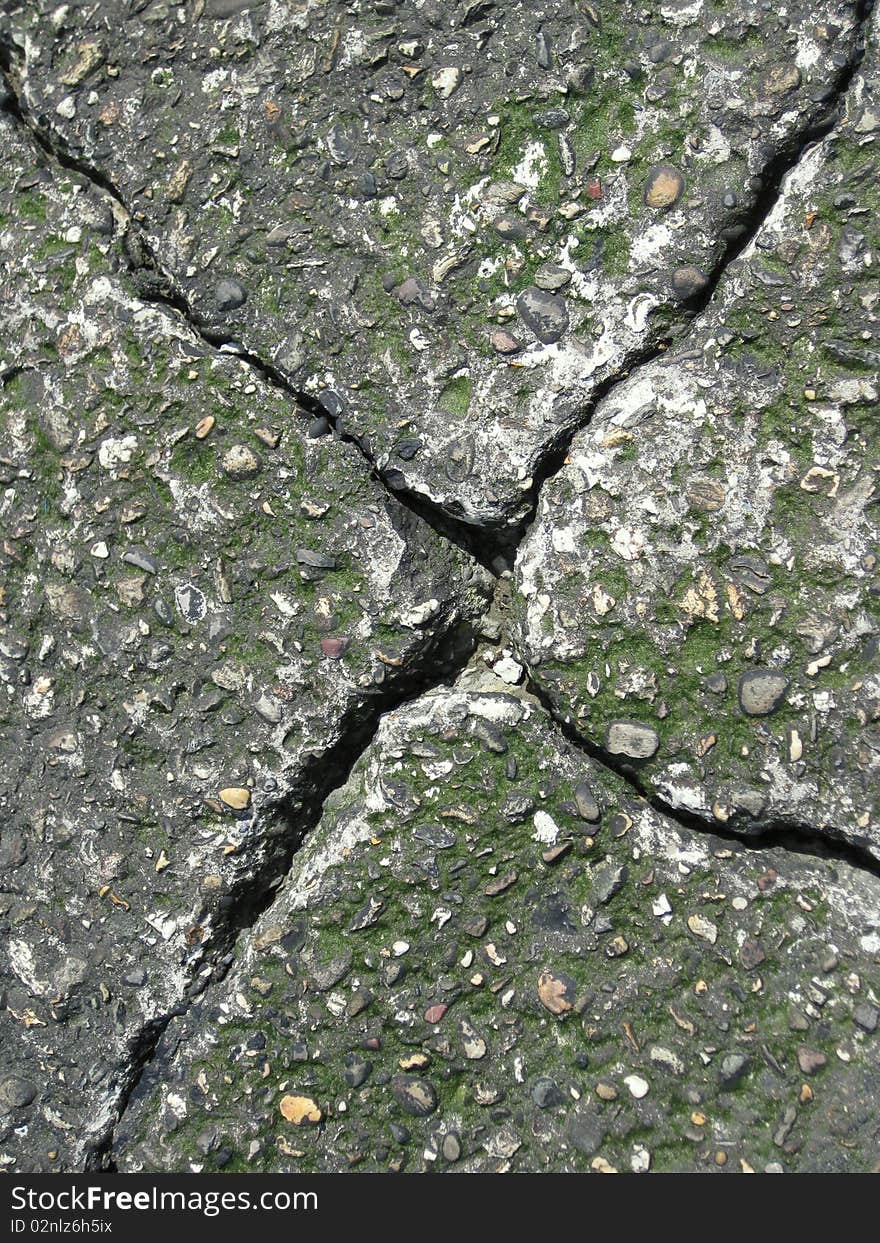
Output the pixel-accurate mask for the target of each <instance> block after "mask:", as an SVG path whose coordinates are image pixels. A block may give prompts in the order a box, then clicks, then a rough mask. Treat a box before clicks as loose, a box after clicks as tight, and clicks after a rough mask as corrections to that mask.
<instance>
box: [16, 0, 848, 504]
mask: <svg viewBox="0 0 880 1243" xmlns="http://www.w3.org/2000/svg"><path fill="white" fill-rule="evenodd" d="M856 8H857V6H856V5H855V4H854V3H843V2H840V0H821V2H820V3H812V4H806V3H802V2H801V0H789V2H788V3H786V4H785V5H783V6H781V7H778V8H777V9H776V10H775V11H774V12H772V13H770V12H768V11H767V10H766V9H765V8H763V7H761V6H759V5H753V4H750V3H740V4H736V5H733V6H731V5H729V4H726V3H710V2H709V0H698V2H697V3H692V2H691V0H688V2H687V3H680V2H678V0H673V2H672V3H669V4H664V5H661V6H659V8H657V9H653V10H652V9H646V8H645V7H644V6H642V5H639V4H634V3H630V2H629V0H627V2H624V3H617V4H613V5H612V4H599V5H593V4H583V3H580V2H579V0H578V2H574V0H564V2H563V3H559V2H558V0H557V2H554V3H552V4H550V3H538V4H536V3H534V2H531V0H529V2H525V0H505V2H504V3H489V4H484V3H474V2H473V0H463V2H458V3H454V4H439V3H433V2H426V3H420V4H407V5H403V4H397V3H377V4H366V3H365V4H358V5H354V6H352V5H350V4H347V3H340V2H334V0H328V2H326V3H325V2H319V0H307V2H306V0H304V2H302V3H294V2H289V3H285V2H282V0H270V2H268V3H253V4H250V5H246V4H237V3H210V2H206V3H195V4H187V5H183V4H181V5H172V4H165V3H152V4H148V5H141V4H125V3H119V4H117V5H109V6H107V5H105V6H102V8H101V9H100V10H96V9H95V8H94V7H92V6H89V5H85V6H69V7H68V6H65V7H63V8H60V9H59V8H58V7H57V6H56V4H55V3H54V0H41V2H40V3H28V4H26V5H21V7H20V9H19V11H18V12H17V13H16V12H15V11H13V13H12V15H11V16H10V18H9V27H10V30H11V32H12V35H13V37H14V38H15V40H16V41H17V42H18V43H19V44H20V46H21V47H22V48H23V51H24V53H25V54H24V58H23V63H22V65H21V69H20V72H21V77H22V90H23V93H24V98H25V102H26V106H27V109H28V111H29V112H30V113H31V114H32V115H33V117H34V118H35V119H36V120H37V121H38V122H39V123H40V125H41V126H44V127H45V129H46V131H47V133H50V134H51V135H52V136H53V140H56V141H58V142H59V143H60V144H62V145H63V147H64V148H65V149H66V150H69V151H71V152H72V153H74V154H75V155H76V156H77V157H82V158H83V159H85V160H86V161H88V162H89V163H90V164H91V165H93V166H95V167H96V168H98V169H99V170H100V171H101V173H102V175H103V176H105V177H107V178H109V180H110V181H111V182H112V183H113V184H114V185H115V186H116V188H117V190H118V192H119V194H120V195H121V197H122V198H123V200H124V201H125V202H126V204H127V205H128V207H129V209H130V210H131V211H132V213H133V214H134V216H135V219H136V220H138V221H139V222H141V223H142V224H143V228H144V232H145V236H146V238H147V240H148V242H149V245H150V247H151V249H152V251H153V253H154V254H155V255H156V257H157V259H158V261H159V263H160V265H161V266H162V267H163V268H164V269H165V270H166V271H167V272H168V273H169V274H170V275H171V277H172V278H173V281H174V283H175V285H176V286H177V287H178V288H179V289H180V290H181V291H182V292H183V293H184V295H185V296H186V298H187V300H188V302H189V304H190V306H191V307H192V310H193V313H194V315H195V316H196V317H197V319H198V320H199V322H200V323H202V324H203V325H205V326H207V327H209V328H210V329H211V330H212V331H214V332H217V333H222V334H224V335H226V336H228V337H231V338H233V339H237V340H242V341H244V343H245V344H246V345H247V347H248V348H249V349H251V350H252V351H254V352H255V353H258V354H260V355H261V356H262V357H263V358H265V359H266V360H268V361H271V362H272V363H273V364H274V365H275V366H276V367H277V368H278V369H279V370H280V371H281V372H282V373H283V374H284V375H285V376H287V377H288V378H289V379H290V381H291V382H292V383H294V384H296V385H297V386H299V387H301V388H303V389H305V390H307V391H308V392H310V393H313V394H315V395H318V396H320V395H321V393H322V392H323V393H324V395H325V397H326V399H327V400H328V401H329V402H330V405H331V407H332V411H333V412H334V413H337V412H341V415H342V418H343V419H344V422H345V426H346V427H347V428H348V429H349V430H350V431H352V432H354V433H356V434H357V435H358V436H359V437H362V438H364V439H365V441H366V442H367V443H368V444H369V446H370V449H371V451H372V453H373V454H374V455H375V456H376V458H377V459H378V461H379V463H380V464H381V465H382V467H383V468H384V469H385V471H386V472H387V474H388V476H389V478H391V479H393V480H394V481H395V483H396V484H398V485H400V486H406V487H408V488H411V489H416V490H418V491H419V492H422V493H425V494H427V495H428V496H430V497H431V498H432V499H434V500H435V501H437V502H438V503H439V504H441V505H443V506H445V507H447V508H448V509H449V510H451V511H452V512H454V513H457V514H462V515H464V516H466V517H467V518H469V519H478V520H481V521H490V522H493V523H496V524H497V523H505V522H509V521H512V520H515V519H517V518H519V517H521V515H522V512H523V511H524V509H525V508H527V506H528V503H529V495H528V493H529V488H530V485H531V481H532V476H533V474H534V471H535V469H536V467H537V465H538V463H539V462H540V460H541V457H542V452H543V451H544V450H545V449H546V448H547V447H548V445H550V444H552V443H554V442H555V441H556V440H557V439H558V438H559V437H560V435H561V434H563V433H564V432H565V430H566V429H567V428H570V427H572V426H573V425H574V423H575V421H576V420H577V419H578V417H580V416H581V415H582V413H583V411H584V409H585V408H586V406H587V404H588V402H589V400H590V396H591V393H592V392H593V390H594V388H595V385H596V384H597V382H600V381H601V380H603V379H605V378H607V377H609V376H611V375H613V374H614V373H615V372H617V371H619V370H620V369H621V367H623V366H624V365H626V364H627V362H628V361H629V360H631V359H633V358H634V357H636V356H637V355H638V353H639V352H641V351H643V350H645V349H646V348H647V347H649V346H650V345H651V344H652V343H656V342H657V341H658V340H660V339H662V338H664V337H665V336H666V335H668V334H669V333H670V332H671V331H673V330H674V327H675V325H676V324H680V323H681V322H682V318H683V307H684V306H685V305H686V304H687V302H688V300H689V299H691V298H693V297H694V296H697V295H699V294H700V293H701V292H702V291H703V290H704V288H705V287H706V284H707V282H708V280H709V279H710V278H711V276H712V274H713V273H714V272H715V271H716V270H717V268H718V265H719V263H720V261H721V259H722V257H723V255H724V253H725V249H726V247H727V245H728V244H729V243H731V242H733V241H735V240H736V239H737V238H738V237H739V236H740V235H741V234H742V232H743V229H744V227H745V225H746V222H747V221H748V219H749V217H750V214H751V213H752V211H753V209H754V207H755V204H756V199H757V197H758V196H759V194H760V192H761V190H762V188H763V186H764V183H765V181H766V179H767V178H768V176H770V175H771V174H772V169H773V166H774V165H775V163H776V162H777V161H778V160H779V159H781V158H790V157H791V156H792V155H793V154H794V153H796V151H797V149H798V147H799V146H800V145H801V143H802V142H803V141H804V138H805V136H806V135H807V134H808V133H809V131H810V129H811V127H812V126H813V125H815V124H816V123H817V122H819V121H820V120H823V119H825V118H826V117H827V116H828V115H829V105H830V101H831V100H832V99H833V96H834V91H835V85H836V83H837V81H838V79H839V78H840V77H841V75H842V73H843V72H844V71H845V69H846V67H847V66H848V65H849V64H850V62H851V60H852V57H853V54H854V48H855V40H854V30H855V19H856ZM536 308H542V309H541V311H540V313H539V314H536Z"/></svg>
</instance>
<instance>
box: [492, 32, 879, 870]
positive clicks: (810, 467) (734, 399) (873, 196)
mask: <svg viewBox="0 0 880 1243" xmlns="http://www.w3.org/2000/svg"><path fill="white" fill-rule="evenodd" d="M878 85H880V75H878V65H877V59H876V48H875V46H873V45H872V48H871V50H870V52H869V59H868V61H867V62H866V65H865V71H864V74H863V75H862V76H860V77H859V78H858V79H857V80H856V82H855V83H854V84H853V88H852V90H851V91H850V93H849V96H848V98H847V110H846V116H845V118H844V119H843V120H842V121H841V123H840V124H839V125H838V127H837V128H836V129H835V131H834V132H833V134H832V135H831V136H830V137H829V138H827V139H826V140H825V141H824V142H823V143H821V144H820V145H818V146H816V147H814V148H813V149H812V150H811V151H810V152H808V153H807V154H806V155H805V156H804V157H803V158H802V160H801V162H800V163H799V165H798V167H797V169H796V170H795V171H794V172H793V173H792V174H791V176H790V177H789V179H788V180H787V182H786V183H785V186H784V190H783V193H782V195H781V197H780V199H779V201H778V203H777V204H776V206H775V207H774V209H773V211H772V213H771V214H770V216H769V217H768V219H767V220H766V222H765V223H764V225H763V226H762V228H761V229H760V231H759V232H758V234H757V236H756V238H755V240H754V244H753V245H752V246H750V247H749V249H748V251H747V252H746V253H745V254H743V256H742V257H741V258H740V259H739V260H737V261H736V262H735V263H734V264H732V265H731V267H730V268H729V269H728V271H727V272H726V273H725V276H724V279H723V282H722V284H721V286H720V288H719V290H718V294H717V296H716V298H715V300H714V301H713V303H712V304H711V306H710V307H709V308H708V309H707V311H706V313H705V315H704V316H703V317H702V318H701V320H700V323H699V326H698V327H697V328H696V329H695V330H694V331H693V332H692V334H691V335H690V336H689V338H688V340H687V343H686V348H684V349H683V350H681V351H680V352H677V353H675V354H670V355H667V356H664V357H663V358H662V359H658V360H657V361H655V362H653V363H651V364H649V365H648V366H646V367H644V368H641V369H640V370H639V371H638V372H637V373H636V374H635V375H634V376H633V377H632V378H631V379H629V380H628V381H626V382H625V383H623V384H621V385H619V386H618V387H617V388H616V389H615V390H614V392H613V393H611V394H610V395H609V396H608V398H607V399H606V400H605V401H604V402H603V403H602V404H601V405H600V406H599V408H598V410H597V411H596V414H595V417H594V418H593V420H592V422H591V424H590V426H589V427H588V428H587V429H585V430H584V431H583V432H581V433H579V435H578V436H577V437H576V438H575V440H574V443H573V444H572V446H571V450H570V452H569V455H568V459H567V462H566V464H565V466H564V468H563V469H562V470H561V471H560V472H559V474H558V475H557V476H556V477H555V478H554V479H552V480H551V481H550V482H549V483H548V485H547V487H546V488H545V489H544V491H543V493H542V497H541V503H540V511H539V515H538V520H537V522H536V523H535V525H534V527H533V528H532V530H531V532H530V534H529V536H528V538H527V540H526V541H525V543H524V545H523V546H522V547H521V549H520V553H519V560H518V565H517V581H518V587H519V593H520V607H519V614H520V619H521V635H522V643H523V652H524V655H525V657H526V659H527V660H528V661H529V663H530V664H531V666H532V669H533V673H534V676H535V678H536V679H537V681H538V683H539V684H540V686H541V687H542V688H543V691H544V692H545V693H546V695H547V696H548V698H549V700H550V701H551V702H552V703H553V705H554V708H555V709H556V710H557V711H558V712H560V713H561V714H564V715H565V717H566V718H567V719H569V720H571V721H572V722H574V723H575V725H576V727H577V729H578V730H580V731H581V732H582V733H583V735H584V736H585V737H587V738H589V739H590V740H591V741H592V742H594V743H596V744H597V745H599V746H604V745H607V746H608V747H609V750H611V751H613V752H614V753H615V754H616V755H617V756H618V758H619V759H621V760H626V759H627V758H630V759H632V760H635V761H636V762H637V767H638V779H639V781H640V782H641V783H642V785H643V786H644V787H645V788H646V789H648V790H650V791H653V792H655V793H657V794H659V795H660V796H661V797H662V798H663V799H664V800H665V801H666V802H668V803H669V804H670V805H672V806H673V807H677V808H682V809H684V810H687V811H690V812H694V813H697V814H699V815H700V816H704V817H706V818H709V819H714V820H715V821H717V822H722V823H723V822H726V821H728V820H731V821H732V822H735V823H736V825H737V827H742V828H743V829H746V830H748V829H749V828H750V827H755V826H757V825H760V824H761V823H762V822H768V821H769V822H774V821H788V822H791V823H801V824H805V825H810V826H814V827H815V828H818V829H821V830H822V831H824V832H828V833H829V834H834V835H836V836H839V837H843V838H845V839H846V840H848V841H850V842H853V843H857V844H859V845H861V846H865V847H867V848H868V849H870V850H871V851H872V852H873V853H874V854H875V856H876V857H880V804H878V778H880V724H878V722H880V655H878V653H880V647H878V638H880V575H878V553H880V525H878V520H877V519H878V513H877V463H878V460H880V435H878V424H877V401H878V387H877V370H878V363H880V352H878V318H877V310H878V302H880V291H878V283H877V272H876V265H877V259H878V254H880V252H878V238H877V230H876V220H877V211H878V195H877V156H876V141H875V131H876V128H877V124H878V119H877V118H878V101H877V90H878ZM621 719H624V720H627V721H630V722H632V721H633V720H635V721H636V722H637V723H638V725H637V731H638V732H639V733H640V737H639V738H634V737H631V736H629V735H632V734H633V730H634V729H636V727H630V728H629V730H628V736H627V738H623V737H622V733H624V732H627V731H626V730H625V729H622V727H621V726H620V725H618V724H617V722H618V721H619V720H621ZM616 735H617V736H616Z"/></svg>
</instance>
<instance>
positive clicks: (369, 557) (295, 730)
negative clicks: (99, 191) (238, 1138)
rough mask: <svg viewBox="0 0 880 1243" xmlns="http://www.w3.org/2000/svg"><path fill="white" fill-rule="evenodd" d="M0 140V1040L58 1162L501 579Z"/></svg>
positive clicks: (67, 190) (40, 1147)
mask: <svg viewBox="0 0 880 1243" xmlns="http://www.w3.org/2000/svg"><path fill="white" fill-rule="evenodd" d="M0 141H2V146H3V151H4V161H3V166H2V168H0V271H2V283H3V287H4V317H3V327H2V336H0V375H3V376H5V380H4V383H3V387H2V389H0V420H2V431H0V478H2V483H3V495H2V501H0V523H2V528H3V545H2V552H0V555H2V559H3V569H4V574H3V584H2V588H0V593H2V599H0V610H2V613H0V621H2V630H0V677H2V688H0V689H2V697H0V728H2V731H3V738H4V744H5V745H4V749H3V783H2V785H3V792H2V796H0V805H2V809H3V821H4V823H3V840H2V852H3V853H2V865H3V872H4V876H5V877H6V878H7V885H6V890H5V893H4V895H3V897H2V918H3V922H4V925H5V930H6V934H7V935H6V938H5V943H4V948H3V954H4V961H3V970H4V977H5V991H4V994H3V995H4V999H5V1005H4V1007H3V1011H4V1012H3V1014H2V1018H0V1024H2V1026H3V1028H4V1029H5V1033H4V1038H3V1043H4V1048H5V1058H6V1059H7V1063H8V1060H9V1059H12V1060H13V1061H14V1063H15V1069H16V1073H19V1072H20V1073H22V1074H27V1075H28V1077H29V1078H31V1079H33V1078H34V1074H35V1072H36V1071H37V1068H38V1066H39V1074H38V1075H37V1082H39V1085H40V1088H41V1092H40V1093H39V1094H38V1096H37V1098H36V1099H35V1100H33V1101H32V1102H29V1103H28V1105H27V1107H26V1108H25V1109H23V1111H22V1112H21V1113H20V1114H16V1115H15V1116H14V1121H15V1122H23V1123H25V1124H26V1131H25V1134H24V1140H23V1142H24V1143H25V1144H26V1146H27V1148H28V1151H29V1152H30V1153H31V1155H32V1158H33V1159H38V1158H39V1157H40V1155H41V1154H42V1155H43V1156H45V1152H48V1151H50V1150H52V1149H53V1148H54V1149H55V1150H61V1151H62V1152H63V1153H64V1157H63V1159H64V1160H65V1161H67V1160H71V1159H74V1158H75V1154H78V1153H81V1152H82V1150H83V1146H84V1145H85V1144H87V1143H89V1142H91V1141H92V1140H93V1139H94V1137H95V1135H98V1134H100V1132H101V1128H102V1127H104V1126H105V1125H106V1122H107V1117H108V1111H112V1109H113V1107H114V1105H115V1102H116V1099H117V1096H118V1092H119V1085H120V1079H124V1078H125V1076H126V1075H127V1073H128V1072H127V1065H128V1063H129V1061H130V1054H131V1048H132V1046H133V1044H134V1043H136V1042H137V1040H139V1039H140V1038H141V1036H142V1034H143V1032H144V1030H145V1027H146V1025H147V1024H149V1023H150V1022H152V1021H153V1020H154V1019H156V1018H157V1017H159V1016H161V1015H163V1014H165V1013H167V1011H168V1010H169V1008H170V1007H172V1006H173V1005H175V1004H178V1003H179V1002H180V1001H181V999H182V997H183V994H184V991H185V989H186V987H187V985H188V984H189V982H190V981H191V980H192V979H193V977H194V976H195V975H196V973H197V971H198V968H199V964H200V961H201V960H202V958H203V957H204V953H205V949H206V947H210V946H211V945H212V944H213V943H214V941H215V940H216V939H217V937H218V935H222V932H223V929H224V927H225V926H226V925H227V924H228V923H229V920H230V918H235V904H236V902H238V901H241V898H242V894H243V893H244V892H246V891H248V890H249V889H252V888H253V887H255V886H257V887H258V886H259V885H260V884H262V885H265V884H266V883H267V882H268V881H269V880H270V879H272V878H273V877H274V876H275V875H276V874H277V871H278V868H279V867H280V868H281V869H282V871H283V864H284V859H285V854H286V852H287V851H288V850H289V849H290V846H291V844H292V843H293V841H294V840H295V835H296V833H297V817H298V813H299V812H301V811H302V809H303V807H304V806H305V807H308V806H309V805H310V803H311V802H312V801H313V800H314V798H315V796H316V794H317V795H320V796H322V795H323V793H324V792H326V791H325V790H323V788H322V783H325V782H326V780H327V777H326V775H325V774H324V772H323V771H321V770H318V771H315V764H314V761H315V757H317V756H326V755H327V753H328V752H329V751H330V750H331V748H332V747H333V746H334V744H337V743H338V742H339V740H340V739H342V740H343V742H344V743H349V744H350V739H351V738H352V737H355V736H356V734H357V730H358V729H359V728H360V729H363V728H364V727H365V726H366V724H367V723H368V722H369V720H370V716H371V714H372V715H374V716H375V714H377V713H378V711H379V710H380V709H381V707H383V706H385V705H387V703H388V702H389V698H388V697H389V695H394V694H395V693H397V694H401V693H402V692H401V691H400V690H399V689H398V690H397V691H396V692H395V687H397V688H399V687H400V685H401V683H402V681H403V679H404V678H405V679H406V686H407V688H408V689H411V688H412V687H413V686H414V685H417V684H418V678H419V676H420V675H423V674H424V672H425V670H426V668H427V667H428V666H430V668H431V671H432V674H436V671H437V668H438V665H439V666H441V667H442V660H443V659H444V656H443V653H444V652H446V653H447V654H451V653H452V652H453V650H454V647H455V639H454V636H455V633H456V630H457V628H458V627H460V626H461V625H463V624H464V623H465V622H466V621H467V619H468V618H469V617H473V616H475V615H476V613H477V612H478V611H479V608H480V606H481V604H482V596H481V590H483V589H484V580H485V576H484V575H483V572H482V571H481V570H479V567H476V566H475V565H474V564H473V563H470V562H469V561H468V559H467V558H466V557H465V556H464V554H462V553H459V552H458V550H457V549H455V548H454V547H453V546H452V545H449V544H447V543H446V542H445V541H441V540H440V539H439V538H438V537H437V536H435V535H434V533H433V532H432V531H431V530H430V529H429V528H428V527H427V526H425V524H424V523H422V522H420V521H419V520H418V519H416V518H414V517H413V516H412V515H411V514H409V513H407V512H406V511H403V510H400V509H399V508H398V507H397V506H396V505H393V504H392V503H391V502H389V501H388V498H387V497H386V495H385V494H384V493H383V492H382V490H381V489H380V488H379V487H377V485H376V484H375V483H374V482H373V481H372V480H371V479H370V478H369V476H368V475H367V474H366V472H365V471H364V470H363V469H362V463H361V461H360V458H359V456H358V454H357V453H356V452H355V450H354V449H352V448H351V447H349V446H344V445H341V444H340V443H339V442H338V441H335V440H334V439H333V438H332V437H322V438H320V439H313V440H310V439H308V438H307V437H306V435H305V420H304V419H303V417H302V416H301V415H300V414H298V413H297V411H296V410H295V408H293V407H292V406H291V404H290V403H289V401H287V400H285V399H284V398H283V396H282V395H281V394H279V393H278V392H276V391H275V390H274V389H269V388H266V386H265V385H264V384H262V383H261V382H260V380H259V377H258V376H256V375H255V374H254V373H253V372H252V371H251V369H250V368H248V367H247V366H245V365H244V364H243V363H242V362H241V361H239V360H237V359H235V358H234V357H232V356H224V355H218V354H217V353H215V352H214V351H211V350H209V349H207V348H206V346H205V345H204V343H203V342H202V341H200V340H199V338H197V337H195V336H194V335H193V334H192V333H191V332H190V331H189V330H188V329H187V328H186V327H185V326H184V325H183V324H182V323H180V322H177V321H176V320H175V319H173V318H172V317H170V316H169V315H168V314H167V313H166V312H165V311H164V310H161V309H158V308H155V307H149V306H146V305H144V304H143V303H142V302H140V301H138V299H137V298H136V297H135V296H134V294H133V293H132V291H131V290H130V288H129V282H128V281H127V280H126V279H125V278H124V277H123V276H122V275H120V274H119V273H118V272H117V271H116V268H117V266H118V254H117V252H118V250H119V246H118V243H117V241H116V240H115V239H114V237H113V219H112V216H111V215H110V213H109V211H108V209H107V207H106V204H104V203H101V202H100V201H99V200H96V198H95V196H94V195H92V194H89V193H87V192H86V190H85V188H84V187H83V186H82V185H80V184H77V180H76V179H75V178H72V177H69V176H66V175H65V174H64V172H63V170H62V171H60V172H59V171H57V170H56V172H55V173H54V174H53V173H52V172H51V171H50V170H49V169H47V168H46V167H45V165H43V164H42V163H41V162H40V161H38V160H37V159H36V157H35V154H34V151H33V149H32V148H31V146H30V144H29V143H28V142H27V141H26V140H22V139H21V138H19V137H18V136H17V135H16V132H15V130H14V128H13V124H12V122H11V120H10V119H9V118H5V117H2V116H0ZM392 584H393V588H392ZM461 638H462V642H466V635H465V634H463V635H462V636H461ZM341 762H343V763H344V762H345V756H344V755H343V756H342V757H341ZM349 762H350V761H349ZM86 1048H88V1049H89V1050H91V1052H90V1054H89V1055H88V1056H85V1057H84V1056H83V1053H84V1050H85V1049H86ZM4 1064H5V1065H6V1063H4ZM44 1101H45V1104H44ZM47 1128H48V1130H47ZM7 1136H9V1137H11V1132H10V1131H9V1130H7ZM19 1141H21V1136H19Z"/></svg>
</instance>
